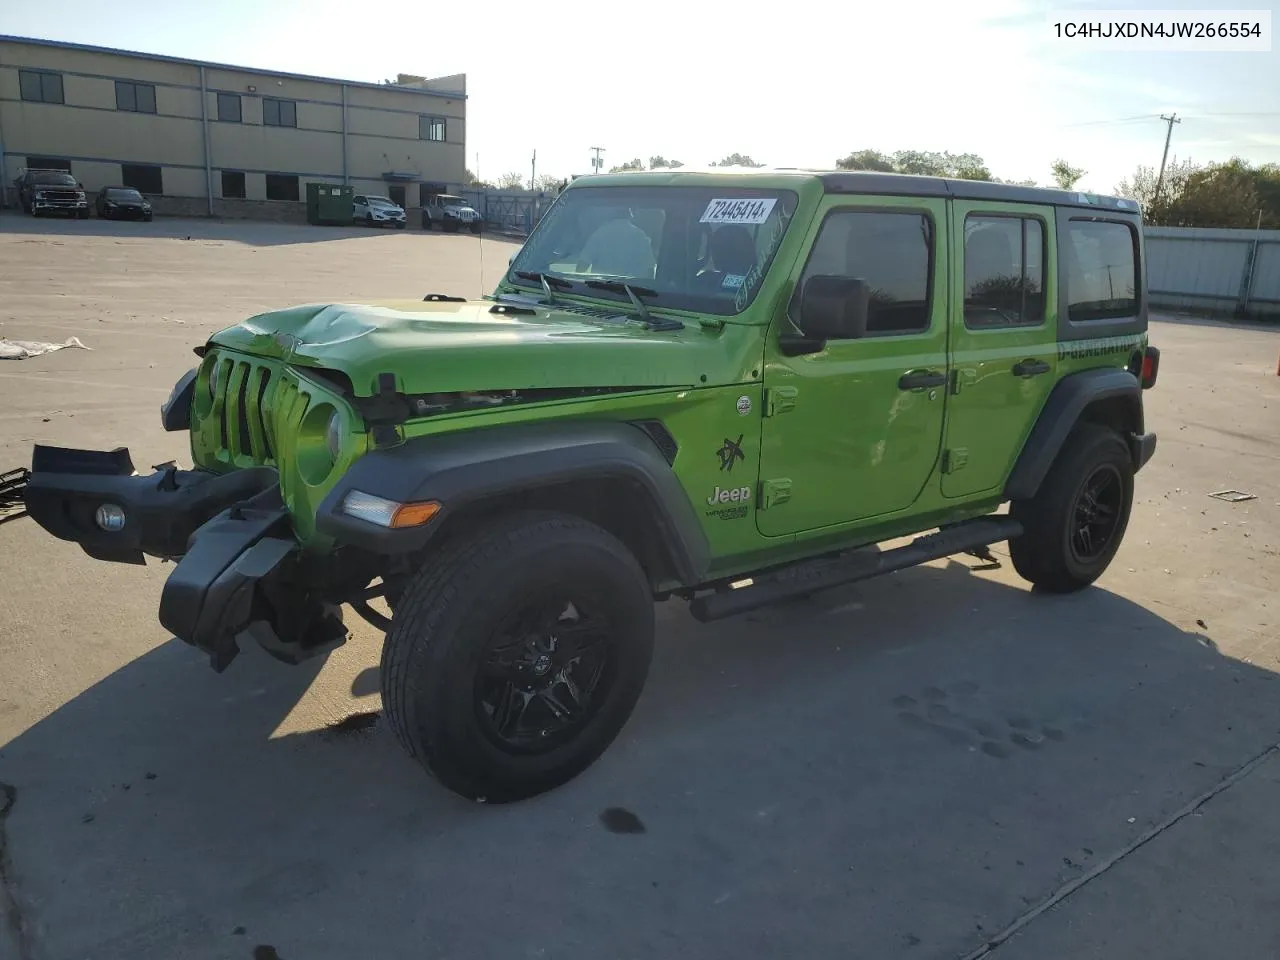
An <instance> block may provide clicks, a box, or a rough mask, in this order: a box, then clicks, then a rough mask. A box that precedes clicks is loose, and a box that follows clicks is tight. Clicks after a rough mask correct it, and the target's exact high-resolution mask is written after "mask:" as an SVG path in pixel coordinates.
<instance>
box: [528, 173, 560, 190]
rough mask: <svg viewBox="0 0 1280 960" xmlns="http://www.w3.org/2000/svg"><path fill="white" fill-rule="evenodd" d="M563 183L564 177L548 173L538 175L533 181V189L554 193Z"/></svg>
mask: <svg viewBox="0 0 1280 960" xmlns="http://www.w3.org/2000/svg"><path fill="white" fill-rule="evenodd" d="M563 183H564V177H553V176H552V175H551V174H549V173H542V174H539V175H538V179H537V180H535V181H534V182H533V189H535V190H542V191H544V192H545V193H555V192H557V191H558V190H559V189H560V186H561V184H563Z"/></svg>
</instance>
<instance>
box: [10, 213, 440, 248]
mask: <svg viewBox="0 0 1280 960" xmlns="http://www.w3.org/2000/svg"><path fill="white" fill-rule="evenodd" d="M18 233H21V234H37V235H40V236H41V237H47V238H50V239H54V240H56V239H57V238H58V237H60V236H74V237H114V238H156V237H160V238H166V239H172V240H206V241H208V240H213V241H221V242H224V243H243V244H246V245H248V246H255V247H274V246H289V245H293V244H304V243H326V242H329V241H333V240H353V239H357V238H361V237H385V236H389V235H392V234H401V235H404V234H420V233H422V230H421V228H420V227H419V226H418V225H416V224H414V223H413V222H412V221H411V222H410V225H409V226H407V227H406V228H404V229H403V230H396V229H392V228H379V227H370V226H366V225H364V224H354V223H353V224H350V225H346V224H344V225H341V226H313V225H311V224H296V223H273V222H271V221H266V220H222V219H215V218H203V217H163V216H157V217H156V218H155V219H154V220H152V221H151V222H149V223H147V222H143V221H131V220H103V219H101V218H99V217H98V216H97V215H96V214H95V215H93V216H91V217H90V218H89V219H88V220H77V219H75V218H71V217H41V218H39V219H36V218H34V217H29V216H26V215H24V214H22V213H21V212H20V211H13V210H8V211H0V236H3V235H5V234H10V235H11V234H18Z"/></svg>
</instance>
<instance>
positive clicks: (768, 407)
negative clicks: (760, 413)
mask: <svg viewBox="0 0 1280 960" xmlns="http://www.w3.org/2000/svg"><path fill="white" fill-rule="evenodd" d="M799 393H800V390H799V389H798V388H796V387H770V388H769V389H768V390H766V391H765V395H764V415H765V416H766V417H776V416H777V415H778V414H780V413H786V412H787V411H788V410H794V409H795V406H796V396H797V395H798V394H799Z"/></svg>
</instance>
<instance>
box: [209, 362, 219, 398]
mask: <svg viewBox="0 0 1280 960" xmlns="http://www.w3.org/2000/svg"><path fill="white" fill-rule="evenodd" d="M220 369H222V364H221V363H219V362H217V361H214V364H213V369H212V370H210V371H209V381H208V382H209V399H211V400H212V399H213V398H214V397H216V396H217V395H218V371H219V370H220Z"/></svg>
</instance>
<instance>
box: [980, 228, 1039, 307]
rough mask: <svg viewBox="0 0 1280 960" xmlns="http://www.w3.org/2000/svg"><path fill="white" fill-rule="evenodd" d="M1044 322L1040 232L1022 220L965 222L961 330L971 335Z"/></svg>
mask: <svg viewBox="0 0 1280 960" xmlns="http://www.w3.org/2000/svg"><path fill="white" fill-rule="evenodd" d="M1043 322H1044V226H1043V225H1042V224H1041V222H1040V221H1039V220H1034V219H1029V218H1023V217H994V216H992V217H966V218H965V222H964V325H965V326H966V327H968V328H969V329H970V330H990V329H993V328H996V329H999V328H1004V327H1020V326H1035V325H1037V324H1040V323H1043Z"/></svg>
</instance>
